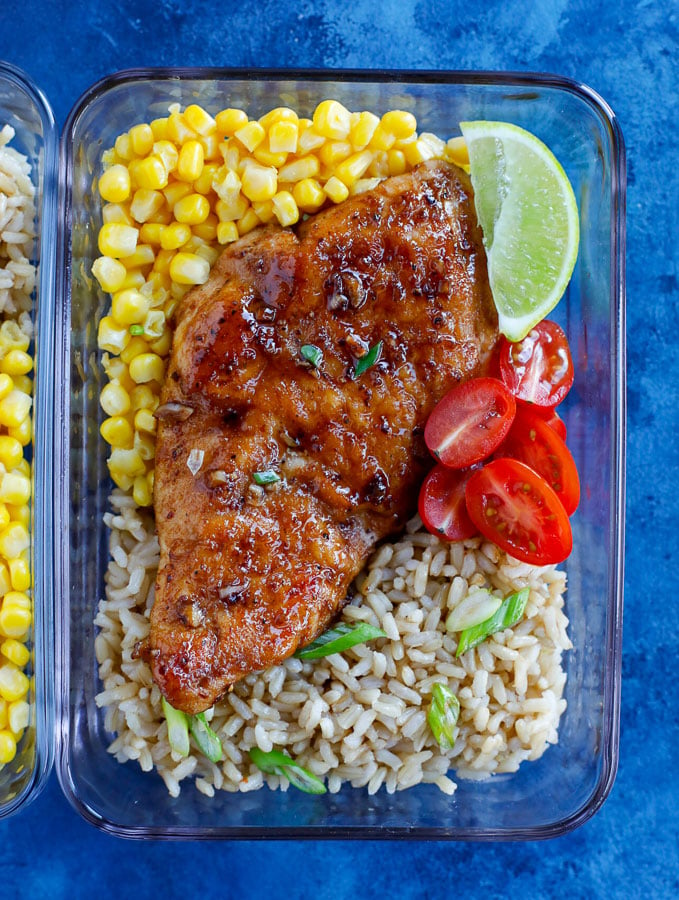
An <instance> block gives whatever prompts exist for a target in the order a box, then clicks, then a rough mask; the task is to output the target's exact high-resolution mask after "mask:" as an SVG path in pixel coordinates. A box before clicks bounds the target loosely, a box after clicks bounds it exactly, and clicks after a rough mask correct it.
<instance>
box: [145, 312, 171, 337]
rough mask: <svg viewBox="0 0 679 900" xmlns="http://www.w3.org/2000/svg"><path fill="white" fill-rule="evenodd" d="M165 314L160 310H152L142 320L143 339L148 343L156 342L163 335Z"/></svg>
mask: <svg viewBox="0 0 679 900" xmlns="http://www.w3.org/2000/svg"><path fill="white" fill-rule="evenodd" d="M165 330H166V322H165V313H164V312H163V311H162V309H152V310H150V311H149V313H148V315H147V316H146V318H145V319H144V337H145V338H146V339H147V340H148V341H152V340H157V339H158V338H159V337H162V336H163V335H164V334H165Z"/></svg>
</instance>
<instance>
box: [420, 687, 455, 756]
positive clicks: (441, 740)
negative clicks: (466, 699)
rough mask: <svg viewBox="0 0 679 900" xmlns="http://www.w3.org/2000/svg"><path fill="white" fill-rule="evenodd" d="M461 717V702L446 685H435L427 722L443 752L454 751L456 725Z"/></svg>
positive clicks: (432, 690)
mask: <svg viewBox="0 0 679 900" xmlns="http://www.w3.org/2000/svg"><path fill="white" fill-rule="evenodd" d="M459 715H460V701H459V700H458V699H457V697H456V696H455V694H454V693H453V692H452V691H451V690H449V689H448V688H447V687H446V686H445V685H444V684H438V683H437V684H434V685H432V689H431V705H430V707H429V711H428V712H427V722H429V727H430V728H431V732H432V734H433V735H434V737H435V738H436V741H437V743H438V745H439V747H440V748H441V749H442V750H452V749H453V746H454V744H455V725H456V724H457V717H458V716H459Z"/></svg>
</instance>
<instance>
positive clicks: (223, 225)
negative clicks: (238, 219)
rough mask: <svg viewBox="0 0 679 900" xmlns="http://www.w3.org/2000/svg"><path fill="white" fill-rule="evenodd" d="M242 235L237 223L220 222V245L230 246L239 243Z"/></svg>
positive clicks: (218, 226)
mask: <svg viewBox="0 0 679 900" xmlns="http://www.w3.org/2000/svg"><path fill="white" fill-rule="evenodd" d="M239 237H240V235H239V234H238V228H237V227H236V223H235V222H220V223H219V225H217V240H218V241H219V243H220V244H230V243H232V241H237V240H238V238H239Z"/></svg>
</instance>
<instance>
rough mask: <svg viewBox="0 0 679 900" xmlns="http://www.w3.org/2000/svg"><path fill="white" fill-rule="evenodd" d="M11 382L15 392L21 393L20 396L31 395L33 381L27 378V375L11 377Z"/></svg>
mask: <svg viewBox="0 0 679 900" xmlns="http://www.w3.org/2000/svg"><path fill="white" fill-rule="evenodd" d="M12 381H13V382H14V387H15V388H16V389H17V391H21V392H22V394H32V393H33V379H31V378H29V377H28V375H13V376H12Z"/></svg>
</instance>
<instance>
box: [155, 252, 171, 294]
mask: <svg viewBox="0 0 679 900" xmlns="http://www.w3.org/2000/svg"><path fill="white" fill-rule="evenodd" d="M174 254H175V251H174V250H163V249H160V250H159V251H158V252H157V253H156V261H155V262H154V264H153V271H154V272H155V273H156V274H158V275H159V276H160V277H163V276H165V277H166V278H167V279H168V280H169V278H170V274H169V273H170V263H171V262H172V260H173V259H174ZM168 287H169V285H168Z"/></svg>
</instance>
